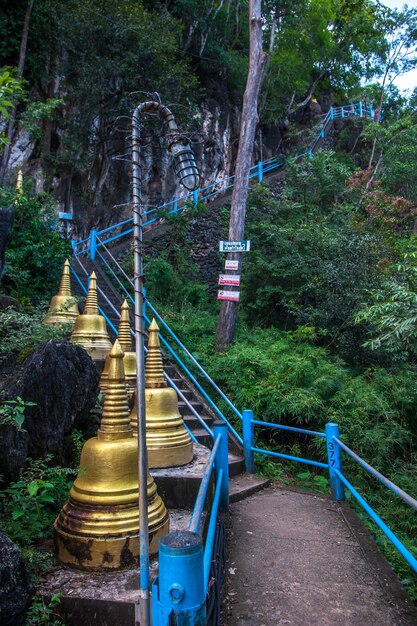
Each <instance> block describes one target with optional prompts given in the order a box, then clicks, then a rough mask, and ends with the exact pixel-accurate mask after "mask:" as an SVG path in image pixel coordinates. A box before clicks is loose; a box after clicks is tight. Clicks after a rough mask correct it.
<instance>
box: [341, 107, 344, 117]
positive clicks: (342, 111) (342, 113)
mask: <svg viewBox="0 0 417 626" xmlns="http://www.w3.org/2000/svg"><path fill="white" fill-rule="evenodd" d="M340 109H341V117H345V110H344V108H343V105H342V106H341V107H340Z"/></svg>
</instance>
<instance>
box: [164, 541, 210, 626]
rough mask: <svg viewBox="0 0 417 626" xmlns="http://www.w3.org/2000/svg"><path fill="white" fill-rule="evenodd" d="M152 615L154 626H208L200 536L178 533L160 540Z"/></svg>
mask: <svg viewBox="0 0 417 626" xmlns="http://www.w3.org/2000/svg"><path fill="white" fill-rule="evenodd" d="M152 614H153V615H152V617H153V620H152V623H153V624H154V626H171V625H172V626H174V625H175V626H188V625H190V624H193V625H194V626H205V624H206V589H205V587H204V553H203V542H202V539H201V537H200V535H198V534H197V533H193V532H190V531H189V530H176V531H174V532H171V533H168V534H167V535H165V536H164V537H162V539H160V541H159V576H158V578H156V579H155V580H154V583H153V585H152Z"/></svg>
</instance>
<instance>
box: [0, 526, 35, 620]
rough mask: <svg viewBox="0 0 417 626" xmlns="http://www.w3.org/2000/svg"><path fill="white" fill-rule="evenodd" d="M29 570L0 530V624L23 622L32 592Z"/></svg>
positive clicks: (13, 545)
mask: <svg viewBox="0 0 417 626" xmlns="http://www.w3.org/2000/svg"><path fill="white" fill-rule="evenodd" d="M34 591H35V589H34V586H33V583H32V580H31V577H30V573H29V570H28V568H27V566H26V563H25V561H24V560H23V558H22V555H21V554H20V551H19V549H18V548H17V547H16V546H15V544H14V543H13V542H12V541H11V540H10V539H9V538H8V537H6V535H5V534H4V533H2V532H1V531H0V624H1V625H2V626H20V625H21V624H24V618H25V613H26V609H27V607H28V606H29V603H30V601H31V599H32V596H33V594H34Z"/></svg>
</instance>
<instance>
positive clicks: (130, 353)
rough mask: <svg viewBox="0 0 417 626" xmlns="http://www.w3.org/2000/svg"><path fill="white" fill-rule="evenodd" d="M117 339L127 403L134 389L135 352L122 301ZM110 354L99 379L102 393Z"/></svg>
mask: <svg viewBox="0 0 417 626" xmlns="http://www.w3.org/2000/svg"><path fill="white" fill-rule="evenodd" d="M117 339H118V340H119V343H120V345H121V347H122V350H123V352H124V354H125V355H124V357H123V364H124V367H125V379H126V386H127V394H128V397H129V402H131V401H132V399H133V394H134V391H135V388H136V352H134V350H133V341H132V335H131V333H130V320H129V305H128V303H127V301H126V300H124V302H123V304H122V306H121V310H120V322H119V332H118V335H117ZM109 367H110V354H108V355H107V356H106V361H105V363H104V369H103V372H102V374H101V378H100V388H101V391H102V392H103V393H105V392H106V387H107V380H108V377H109Z"/></svg>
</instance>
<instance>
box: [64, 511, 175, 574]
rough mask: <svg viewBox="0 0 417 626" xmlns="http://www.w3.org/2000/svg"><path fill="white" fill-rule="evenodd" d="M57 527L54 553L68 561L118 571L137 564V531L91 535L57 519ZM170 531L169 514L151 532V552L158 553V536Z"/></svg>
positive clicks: (82, 566)
mask: <svg viewBox="0 0 417 626" xmlns="http://www.w3.org/2000/svg"><path fill="white" fill-rule="evenodd" d="M57 521H58V520H57ZM54 528H55V534H54V543H55V556H56V558H57V559H58V560H59V561H61V563H63V564H65V565H68V566H70V567H73V568H76V569H81V570H88V571H92V572H103V571H109V570H113V571H117V570H123V569H129V568H132V567H136V566H137V563H138V558H139V553H140V550H139V535H138V534H134V535H127V536H126V535H123V536H111V535H108V536H107V537H106V536H105V537H91V536H90V537H88V536H82V535H79V534H76V533H74V532H69V531H66V530H64V529H62V528H58V527H57V522H55V524H54ZM167 532H169V517H168V514H167V515H166V518H165V519H164V520H162V522H161V523H160V524H159V525H158V526H156V527H154V528H152V530H151V531H150V533H149V551H150V553H151V554H157V552H158V542H159V539H160V538H161V537H163V535H165V534H166V533H167Z"/></svg>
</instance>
